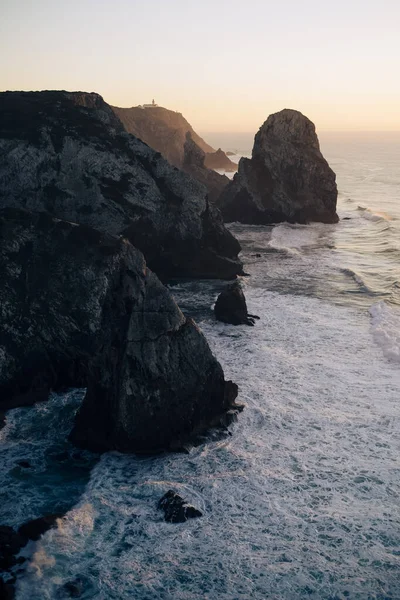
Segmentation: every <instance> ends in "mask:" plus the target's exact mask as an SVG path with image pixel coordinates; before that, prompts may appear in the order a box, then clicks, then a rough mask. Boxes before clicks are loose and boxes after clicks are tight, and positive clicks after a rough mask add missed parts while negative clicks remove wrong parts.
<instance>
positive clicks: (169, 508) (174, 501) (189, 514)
mask: <svg viewBox="0 0 400 600" xmlns="http://www.w3.org/2000/svg"><path fill="white" fill-rule="evenodd" d="M158 508H159V509H162V510H163V511H164V519H165V520H166V521H167V522H168V523H184V522H185V521H187V520H188V519H195V518H196V517H202V516H203V513H202V512H201V511H200V510H198V509H197V508H195V507H194V506H192V505H191V504H188V503H187V502H186V501H185V500H184V499H183V498H182V497H181V496H179V494H177V493H176V492H174V491H173V490H168V492H167V493H166V494H164V496H163V497H162V498H161V500H160V501H159V503H158Z"/></svg>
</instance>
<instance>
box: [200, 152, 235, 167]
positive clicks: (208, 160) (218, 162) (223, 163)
mask: <svg viewBox="0 0 400 600" xmlns="http://www.w3.org/2000/svg"><path fill="white" fill-rule="evenodd" d="M204 164H205V166H206V167H207V168H208V169H214V170H215V169H218V170H220V171H227V172H228V173H235V172H236V171H237V169H238V166H237V164H236V163H234V162H232V161H231V159H230V158H228V156H227V154H225V152H224V151H223V150H221V148H218V150H217V151H216V152H208V153H206V156H205V161H204Z"/></svg>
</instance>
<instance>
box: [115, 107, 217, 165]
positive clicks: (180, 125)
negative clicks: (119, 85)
mask: <svg viewBox="0 0 400 600" xmlns="http://www.w3.org/2000/svg"><path fill="white" fill-rule="evenodd" d="M112 109H113V110H114V112H115V114H116V115H117V116H118V118H119V119H120V121H121V122H122V124H123V125H124V127H125V129H126V131H127V132H128V133H131V134H133V135H135V136H136V137H138V138H139V139H140V140H142V141H143V142H145V143H146V144H148V145H149V146H150V147H151V148H154V150H157V152H161V154H162V155H163V156H164V158H166V159H167V160H168V162H170V163H171V164H172V165H174V166H175V167H178V168H180V167H181V166H182V164H183V157H184V144H185V139H186V133H187V132H188V131H189V132H190V134H191V136H192V139H193V140H194V141H195V143H196V144H197V145H198V146H199V148H201V149H202V150H203V151H204V152H215V150H214V148H212V147H211V146H210V145H209V144H207V142H205V141H204V140H203V139H202V138H201V137H200V136H199V135H198V134H197V133H196V132H195V131H194V129H193V127H192V126H191V125H190V123H188V121H187V120H186V119H185V118H184V116H183V115H182V114H181V113H178V112H175V111H173V110H168V109H167V108H162V107H160V106H155V107H151V108H140V107H138V106H134V107H132V108H118V107H116V106H113V107H112Z"/></svg>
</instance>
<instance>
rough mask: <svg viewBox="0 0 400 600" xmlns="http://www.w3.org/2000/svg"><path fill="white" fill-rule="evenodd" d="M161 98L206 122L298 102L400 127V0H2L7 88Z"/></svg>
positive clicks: (219, 125)
mask: <svg viewBox="0 0 400 600" xmlns="http://www.w3.org/2000/svg"><path fill="white" fill-rule="evenodd" d="M19 89H24V90H41V89H67V90H71V91H72V90H83V91H96V92H98V93H100V94H101V95H102V96H103V98H104V99H105V100H106V101H107V102H109V103H110V104H113V105H116V106H125V107H126V106H135V105H137V104H143V103H148V102H151V100H152V99H153V98H155V100H156V102H157V103H158V104H159V105H161V106H165V107H167V108H170V109H173V110H177V111H179V112H182V113H183V115H184V116H185V117H186V118H187V119H188V121H189V122H190V123H191V124H192V125H193V127H194V128H195V129H196V130H198V131H200V132H206V131H210V132H211V131H220V132H228V131H238V132H240V131H256V130H257V129H258V128H259V126H260V125H261V124H262V123H263V122H264V121H265V119H266V118H267V117H268V115H269V114H271V113H273V112H277V111H278V110H281V109H283V108H294V109H297V110H300V111H301V112H303V113H304V114H305V115H307V116H308V117H309V118H310V119H311V120H312V121H314V123H315V124H316V125H317V129H319V130H334V131H347V130H348V131H354V130H357V131H364V130H368V131H390V130H394V131H400V0H380V1H379V0H362V1H361V0H335V1H331V2H326V1H324V0H285V1H282V0H274V1H273V2H271V1H270V0H247V1H244V0H149V1H146V0H113V1H112V2H111V1H105V0H68V1H61V0H29V1H28V0H0V90H1V91H3V90H19Z"/></svg>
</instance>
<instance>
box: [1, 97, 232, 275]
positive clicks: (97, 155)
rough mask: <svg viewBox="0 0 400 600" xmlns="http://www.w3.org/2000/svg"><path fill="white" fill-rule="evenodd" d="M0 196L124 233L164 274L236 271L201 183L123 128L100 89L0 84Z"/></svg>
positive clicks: (228, 237) (227, 237)
mask: <svg viewBox="0 0 400 600" xmlns="http://www.w3.org/2000/svg"><path fill="white" fill-rule="evenodd" d="M215 175H216V176H217V177H218V175H217V174H215ZM0 206H1V207H5V206H14V207H19V208H26V209H28V210H33V211H40V212H48V213H49V214H51V215H53V216H55V217H58V218H60V219H63V220H66V221H71V222H74V223H80V224H84V225H89V226H90V227H93V228H95V229H98V230H100V231H103V232H106V233H110V234H112V235H124V236H125V237H127V238H129V240H130V241H131V242H132V243H133V245H134V246H135V247H137V248H139V250H141V251H142V252H143V253H144V254H145V257H146V260H147V263H148V264H149V266H150V268H151V269H152V270H154V271H155V272H156V273H157V274H158V275H159V276H160V277H162V278H168V277H175V276H192V277H211V278H212V277H218V278H223V279H233V278H234V277H235V275H236V274H238V273H240V272H241V271H242V265H241V262H240V261H239V259H238V253H239V251H240V245H239V243H238V242H237V240H236V239H235V238H234V237H233V235H232V234H231V233H230V232H229V231H228V230H227V229H226V228H225V227H224V225H223V222H222V219H221V217H220V215H219V214H218V213H217V214H215V213H214V211H213V210H212V209H211V208H210V207H209V205H208V200H207V197H206V192H205V190H204V187H203V186H202V185H201V184H199V183H198V182H197V181H195V180H193V179H192V178H190V177H188V176H187V175H186V174H185V173H182V171H179V170H178V169H176V168H174V167H172V166H171V165H170V164H169V163H168V162H167V161H166V160H165V159H164V158H162V156H161V155H160V154H159V153H157V152H155V151H154V150H152V149H151V148H149V146H147V145H146V144H145V143H143V142H142V141H140V140H139V139H137V138H135V137H134V136H132V135H130V134H128V133H127V132H126V131H125V130H124V127H123V125H122V123H121V122H120V120H119V119H118V117H117V116H116V115H115V113H114V112H113V110H112V109H111V107H110V106H109V105H108V104H106V102H104V100H103V99H102V98H101V96H99V95H98V94H88V93H84V92H71V93H69V92H52V91H46V92H3V93H0Z"/></svg>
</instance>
